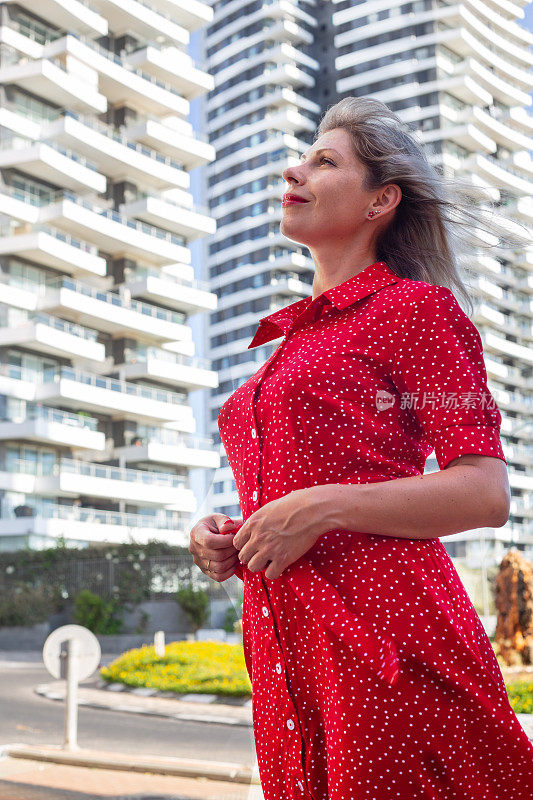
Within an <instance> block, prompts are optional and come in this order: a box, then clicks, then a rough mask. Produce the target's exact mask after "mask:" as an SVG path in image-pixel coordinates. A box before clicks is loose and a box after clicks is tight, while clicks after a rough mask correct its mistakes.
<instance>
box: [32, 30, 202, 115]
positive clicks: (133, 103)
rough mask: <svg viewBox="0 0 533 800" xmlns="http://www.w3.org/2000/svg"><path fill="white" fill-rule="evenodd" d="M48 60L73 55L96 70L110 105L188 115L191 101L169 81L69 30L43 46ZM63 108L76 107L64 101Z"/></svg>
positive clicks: (151, 111) (143, 110) (154, 112)
mask: <svg viewBox="0 0 533 800" xmlns="http://www.w3.org/2000/svg"><path fill="white" fill-rule="evenodd" d="M43 55H45V56H46V57H47V58H49V59H55V58H58V57H59V56H61V57H62V58H64V57H65V55H66V57H67V58H68V57H69V56H73V57H74V58H75V59H76V60H77V61H80V62H81V63H82V64H85V65H86V66H87V67H88V68H90V69H91V70H95V71H96V72H97V73H98V85H99V88H100V89H101V91H102V92H103V94H104V95H105V97H106V99H107V102H108V103H109V104H111V105H115V104H123V103H127V105H128V106H130V107H132V108H135V109H137V110H139V111H141V113H148V114H155V115H158V114H161V115H165V114H172V113H174V114H179V115H181V116H183V117H187V116H188V114H189V111H190V104H189V102H188V101H187V100H185V98H184V97H182V96H181V94H180V93H179V92H178V91H177V90H176V89H174V87H173V86H172V85H171V84H169V83H163V82H162V81H160V80H158V79H157V78H155V77H154V76H153V75H150V73H147V72H143V71H142V70H140V69H133V68H131V67H130V66H129V64H128V63H127V62H125V61H124V59H122V58H121V57H120V56H117V55H116V54H115V53H112V52H111V51H109V50H106V49H105V48H104V47H101V46H100V45H98V44H97V43H96V42H94V41H92V40H91V39H83V40H82V39H81V38H79V37H77V36H76V35H74V34H72V33H68V34H67V35H66V36H64V37H62V38H61V39H56V40H55V41H53V42H50V44H47V45H45V46H44V48H43ZM62 105H64V106H65V107H67V108H68V107H70V108H74V109H75V110H77V106H72V104H67V103H63V104H62Z"/></svg>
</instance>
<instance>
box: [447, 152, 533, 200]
mask: <svg viewBox="0 0 533 800" xmlns="http://www.w3.org/2000/svg"><path fill="white" fill-rule="evenodd" d="M462 170H464V171H465V172H474V171H475V172H477V173H478V174H479V175H480V176H481V177H482V178H485V179H486V180H488V181H490V182H491V183H493V182H494V181H496V182H497V186H498V188H503V189H506V190H508V191H510V192H512V193H514V194H519V195H524V196H526V195H527V196H530V195H531V194H532V193H533V181H530V180H528V179H527V176H524V175H522V174H521V173H520V172H519V171H518V170H516V169H513V168H510V167H506V166H504V165H503V164H502V162H501V161H500V160H499V159H496V158H494V157H492V156H489V155H477V154H473V155H471V156H469V157H468V158H467V159H466V160H465V161H464V162H463V164H462Z"/></svg>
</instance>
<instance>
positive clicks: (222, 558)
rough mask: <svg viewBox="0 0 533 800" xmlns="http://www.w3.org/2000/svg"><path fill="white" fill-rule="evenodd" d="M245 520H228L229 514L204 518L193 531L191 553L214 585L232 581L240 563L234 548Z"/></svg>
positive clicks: (190, 545)
mask: <svg viewBox="0 0 533 800" xmlns="http://www.w3.org/2000/svg"><path fill="white" fill-rule="evenodd" d="M241 523H242V519H236V520H231V519H228V516H227V514H211V515H210V516H208V517H202V519H200V520H198V522H197V523H196V524H195V525H194V526H193V527H192V528H191V532H190V534H189V538H190V543H189V553H192V557H193V561H194V563H195V564H196V566H197V567H200V569H201V570H202V572H203V573H204V574H205V575H207V576H208V577H209V578H211V579H212V580H214V581H218V582H219V583H222V581H225V580H227V579H228V578H230V577H231V576H232V575H233V574H234V572H235V566H236V564H237V563H238V561H239V558H238V553H237V551H236V549H235V547H234V546H233V537H234V536H235V533H236V532H237V530H239V525H240V524H241Z"/></svg>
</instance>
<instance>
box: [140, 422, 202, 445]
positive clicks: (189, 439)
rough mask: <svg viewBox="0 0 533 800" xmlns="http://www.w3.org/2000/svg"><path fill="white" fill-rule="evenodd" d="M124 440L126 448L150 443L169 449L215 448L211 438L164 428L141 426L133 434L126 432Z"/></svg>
mask: <svg viewBox="0 0 533 800" xmlns="http://www.w3.org/2000/svg"><path fill="white" fill-rule="evenodd" d="M124 438H125V439H126V442H127V446H128V447H132V446H136V445H139V446H141V445H143V446H147V445H149V444H150V443H152V442H157V443H158V444H165V445H169V446H171V447H188V448H194V449H196V450H213V449H214V447H215V443H214V441H213V439H212V438H211V437H207V436H196V435H194V434H190V433H189V434H187V433H180V431H172V430H167V429H165V428H151V427H150V428H149V427H145V426H141V425H139V426H138V427H137V431H136V432H135V433H132V432H130V431H128V433H127V435H126V434H125V437H124Z"/></svg>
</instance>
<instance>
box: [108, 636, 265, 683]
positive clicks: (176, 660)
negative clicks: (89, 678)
mask: <svg viewBox="0 0 533 800" xmlns="http://www.w3.org/2000/svg"><path fill="white" fill-rule="evenodd" d="M100 675H101V676H102V678H103V679H104V680H106V681H110V682H116V683H124V684H126V686H136V687H137V686H145V687H148V688H150V689H158V690H160V691H165V692H176V694H188V693H198V694H221V695H232V696H238V697H242V696H251V694H252V686H251V684H250V679H249V677H248V672H247V670H246V662H245V660H244V650H243V648H242V645H240V644H226V643H224V642H211V641H202V642H171V643H170V644H168V645H167V646H166V647H165V655H164V656H157V655H156V653H155V649H154V646H153V645H143V646H142V647H140V648H136V649H134V650H128V651H126V652H125V653H122V655H121V656H119V657H118V658H116V659H115V660H114V661H113V662H112V663H111V664H109V665H108V666H107V667H102V669H101V670H100Z"/></svg>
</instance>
